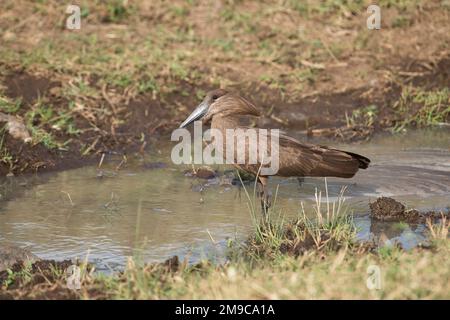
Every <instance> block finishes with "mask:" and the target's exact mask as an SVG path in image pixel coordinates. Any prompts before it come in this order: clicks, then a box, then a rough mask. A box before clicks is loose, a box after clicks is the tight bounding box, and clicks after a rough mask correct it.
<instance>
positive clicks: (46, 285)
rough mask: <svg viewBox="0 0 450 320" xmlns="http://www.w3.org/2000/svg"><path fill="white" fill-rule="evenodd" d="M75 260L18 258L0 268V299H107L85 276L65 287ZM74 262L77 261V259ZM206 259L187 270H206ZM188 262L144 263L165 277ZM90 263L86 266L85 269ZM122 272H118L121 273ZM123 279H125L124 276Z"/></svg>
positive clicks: (182, 268)
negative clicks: (72, 286)
mask: <svg viewBox="0 0 450 320" xmlns="http://www.w3.org/2000/svg"><path fill="white" fill-rule="evenodd" d="M73 264H74V263H73V262H72V261H70V260H64V261H54V260H39V261H36V262H34V263H32V264H28V265H27V264H24V263H23V262H22V261H18V262H16V263H15V264H13V265H11V266H10V267H9V268H8V270H3V271H0V300H9V299H45V300H62V299H64V300H67V299H80V298H81V297H82V296H83V295H88V296H89V298H90V299H108V298H111V297H109V296H108V295H107V294H106V293H105V290H104V288H103V289H100V287H99V283H98V282H96V281H95V280H93V279H92V278H90V277H89V276H87V277H86V278H85V279H81V281H82V286H81V289H80V290H73V289H69V288H68V287H67V273H66V272H67V269H68V268H69V267H70V266H72V265H73ZM76 265H79V264H78V263H77V264H76ZM209 266H210V265H209V264H208V263H206V264H205V263H198V264H196V265H193V266H190V267H189V268H188V272H200V273H202V272H204V271H205V270H208V267H209ZM186 268H187V262H186V261H180V259H179V258H178V256H173V257H171V258H169V259H167V260H166V261H164V262H161V263H149V264H147V265H146V266H144V269H145V270H146V271H147V272H152V273H154V274H155V276H157V277H160V278H161V279H160V280H159V281H164V277H165V275H167V274H173V273H176V272H179V271H182V270H187V269H186ZM91 270H92V266H91V265H88V266H87V273H88V274H89V272H91ZM120 275H121V274H119V276H120ZM123 281H124V282H125V281H127V279H126V278H125V277H124V279H123Z"/></svg>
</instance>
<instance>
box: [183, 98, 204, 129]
mask: <svg viewBox="0 0 450 320" xmlns="http://www.w3.org/2000/svg"><path fill="white" fill-rule="evenodd" d="M208 108H209V105H208V104H207V103H206V102H202V103H200V104H199V105H198V107H197V108H195V110H194V111H192V113H191V114H190V115H189V117H187V119H186V120H184V121H183V123H182V124H181V125H180V128H185V127H187V126H188V125H189V124H191V123H192V122H194V121H196V120H199V119H201V118H202V117H203V116H204V115H205V114H206V113H207V112H208Z"/></svg>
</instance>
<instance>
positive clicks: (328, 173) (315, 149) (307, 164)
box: [180, 89, 370, 211]
mask: <svg viewBox="0 0 450 320" xmlns="http://www.w3.org/2000/svg"><path fill="white" fill-rule="evenodd" d="M243 116H260V113H259V111H258V109H257V108H256V107H255V106H254V105H253V104H252V103H250V102H249V101H247V100H246V99H244V98H242V97H240V96H239V95H236V94H233V93H230V92H228V91H226V90H222V89H217V90H213V91H210V92H208V93H207V95H206V97H205V98H204V99H203V101H202V102H201V103H200V105H199V106H198V107H197V108H196V109H195V110H194V111H193V112H192V113H191V114H190V115H189V116H188V118H187V119H186V120H185V121H184V122H183V123H182V124H181V125H180V128H184V127H186V126H188V125H189V124H190V123H192V122H194V121H196V120H200V119H202V120H203V121H204V123H207V122H209V121H211V129H216V130H218V131H219V132H221V133H222V137H223V141H222V146H223V147H221V148H220V146H218V147H219V148H217V149H216V152H219V154H220V156H222V157H223V155H224V154H225V155H227V149H229V148H233V149H234V152H232V154H233V161H232V162H233V165H235V166H236V167H237V168H239V169H242V170H244V171H247V172H250V173H252V174H254V175H255V176H257V177H258V180H259V182H260V183H261V185H262V194H261V195H262V197H261V199H262V205H263V211H266V210H265V209H266V208H267V207H268V206H269V205H270V201H269V198H270V191H269V190H268V189H267V182H268V177H269V175H276V176H281V177H299V178H303V177H340V178H351V177H353V176H354V175H355V174H356V172H357V171H358V170H359V169H366V168H367V167H368V165H369V163H370V160H369V159H368V158H366V157H364V156H361V155H359V154H356V153H352V152H348V151H342V150H338V149H333V148H329V147H325V146H319V145H313V144H308V143H304V142H300V141H298V140H296V139H294V138H292V137H289V136H287V135H286V134H284V133H279V134H278V139H279V140H278V141H279V143H278V148H276V149H277V150H276V149H275V148H272V146H271V145H270V142H269V141H270V138H271V137H272V136H273V135H274V133H273V132H274V130H265V129H259V128H254V130H255V131H256V132H257V133H258V134H257V135H253V136H251V135H249V136H246V137H245V140H244V141H245V145H243V144H242V140H241V143H239V142H238V141H237V140H235V139H233V140H232V141H231V140H230V138H229V137H228V136H227V130H228V129H233V130H236V129H243V130H247V129H249V128H248V127H246V126H243V125H241V122H242V121H241V118H242V117H243ZM234 132H236V131H234ZM242 132H243V131H241V134H242ZM259 134H263V136H265V138H266V140H264V141H268V143H267V144H268V146H267V149H268V154H271V153H273V154H271V156H272V157H273V156H277V157H278V168H279V169H278V171H277V172H276V173H274V174H262V170H261V167H262V166H263V165H266V164H267V161H266V162H264V159H263V157H264V155H263V153H261V152H259V149H258V148H256V149H255V148H254V149H253V150H252V148H251V147H249V146H250V145H251V144H252V143H255V142H256V146H259V145H258V143H257V142H258V141H261V136H260V135H259ZM227 140H228V141H227ZM214 142H217V141H216V140H213V143H214ZM244 147H245V148H244ZM239 150H240V151H242V150H245V151H244V153H245V154H244V158H245V159H244V161H242V158H241V161H240V162H239V159H238V151H239ZM252 152H253V153H256V154H251V153H252ZM230 153H231V152H230ZM260 153H261V154H260ZM252 156H253V158H252ZM250 159H256V161H253V162H250V161H249V160H250ZM227 160H228V159H227ZM266 160H267V159H266ZM227 163H228V162H227Z"/></svg>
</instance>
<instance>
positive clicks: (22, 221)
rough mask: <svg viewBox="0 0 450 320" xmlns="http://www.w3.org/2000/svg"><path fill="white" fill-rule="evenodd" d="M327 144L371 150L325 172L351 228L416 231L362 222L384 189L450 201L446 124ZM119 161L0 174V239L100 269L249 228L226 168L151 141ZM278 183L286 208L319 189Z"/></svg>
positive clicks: (402, 237) (211, 242)
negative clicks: (210, 170)
mask: <svg viewBox="0 0 450 320" xmlns="http://www.w3.org/2000/svg"><path fill="white" fill-rule="evenodd" d="M329 144H333V143H329ZM333 145H334V146H336V147H340V148H344V149H346V150H348V151H353V152H358V153H361V154H363V155H365V156H368V157H369V158H371V160H372V165H371V166H370V168H369V169H367V170H362V171H360V172H359V173H358V174H357V175H356V176H355V178H353V179H350V180H346V179H336V178H329V179H328V180H327V183H328V192H329V200H330V201H334V200H336V197H337V195H338V194H339V192H340V190H341V188H342V186H347V190H346V193H345V196H346V198H347V200H346V203H347V205H348V207H349V208H351V209H352V210H353V214H354V215H355V222H356V223H357V225H358V227H359V228H360V231H359V234H358V236H359V238H361V239H368V238H370V237H371V236H373V234H374V233H375V234H379V233H381V232H383V233H384V234H385V235H387V237H388V238H390V239H391V241H399V242H400V243H402V245H403V246H404V247H406V248H410V247H413V246H415V245H417V244H418V243H419V242H422V241H424V240H425V238H424V232H425V228H424V226H420V225H419V226H405V225H399V224H394V223H373V222H371V220H370V219H369V217H368V214H367V213H368V203H369V201H373V200H375V199H376V198H377V197H378V196H381V195H384V196H393V197H395V198H396V199H397V200H399V201H401V202H403V203H405V204H406V205H407V206H408V207H414V208H417V209H419V210H441V209H445V208H446V207H448V206H450V132H449V131H443V130H440V131H420V132H411V133H409V134H407V135H402V136H379V137H376V138H375V139H373V140H372V141H371V142H369V143H361V144H352V145H336V144H333ZM119 161H120V159H117V158H114V157H108V158H107V159H105V162H104V164H103V165H102V171H101V172H99V170H98V169H97V167H96V166H89V167H84V168H80V169H76V170H68V171H64V172H59V173H53V174H42V175H33V176H28V177H18V178H15V177H12V178H5V179H4V180H3V181H2V183H1V189H0V193H1V199H0V243H3V242H6V243H9V244H14V245H16V246H20V247H27V248H28V249H30V250H31V251H32V252H33V253H35V254H36V255H38V256H39V257H41V258H48V259H68V258H69V259H70V258H76V257H77V258H79V259H85V258H87V259H88V260H89V261H92V262H95V263H96V264H97V268H98V269H100V270H105V271H107V270H114V269H117V268H122V267H123V266H124V265H125V264H126V259H127V257H129V256H134V257H137V258H139V259H141V260H142V261H161V260H164V259H166V258H168V257H170V256H172V255H179V256H181V258H185V257H186V258H188V260H189V261H191V262H194V261H197V260H199V259H201V258H217V259H221V258H223V256H224V255H223V254H224V250H225V247H226V241H227V239H228V238H232V239H235V238H238V239H243V238H245V236H246V235H247V234H248V233H249V232H250V231H251V228H252V227H251V216H250V213H249V210H248V209H247V204H248V200H247V198H246V196H245V193H244V192H243V190H242V188H240V187H238V186H234V185H230V184H229V183H227V182H229V181H226V180H227V179H225V178H217V179H212V180H202V179H195V178H191V177H187V176H185V175H184V170H186V169H187V168H188V167H185V166H175V165H172V164H171V161H170V144H168V143H165V144H164V145H160V146H155V147H154V148H152V150H150V152H149V154H147V155H146V157H145V159H135V160H133V161H129V162H128V163H127V165H126V166H125V167H123V168H122V169H121V170H119V171H116V170H115V167H116V166H117V164H118V162H119ZM144 163H146V165H144ZM161 163H164V164H166V165H161ZM221 172H223V168H221ZM277 186H278V197H277V208H278V209H280V210H281V212H282V213H283V214H285V215H287V216H294V215H295V214H296V213H297V212H299V207H300V202H301V201H303V202H304V203H305V207H306V209H307V210H308V209H309V210H310V209H311V206H312V204H313V202H314V192H315V189H316V188H318V189H319V190H324V179H320V178H318V179H316V178H306V179H305V182H304V184H303V185H302V186H301V187H300V186H299V184H298V181H297V180H296V179H280V178H274V179H272V180H271V188H272V190H273V192H274V193H275V189H276V188H277ZM247 188H249V190H250V191H252V188H253V187H252V185H249V186H247ZM323 196H325V195H323ZM310 211H311V210H310Z"/></svg>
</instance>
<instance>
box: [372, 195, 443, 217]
mask: <svg viewBox="0 0 450 320" xmlns="http://www.w3.org/2000/svg"><path fill="white" fill-rule="evenodd" d="M369 207H370V216H371V218H372V219H375V220H379V221H404V222H409V223H424V222H426V220H427V219H431V220H432V221H435V220H438V219H441V218H443V217H447V218H448V217H450V211H449V212H447V213H443V212H436V211H428V212H419V211H418V210H415V209H407V208H406V207H405V205H404V204H402V203H400V202H398V201H397V200H395V199H392V198H389V197H380V198H378V199H377V200H376V201H374V202H372V203H369Z"/></svg>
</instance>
